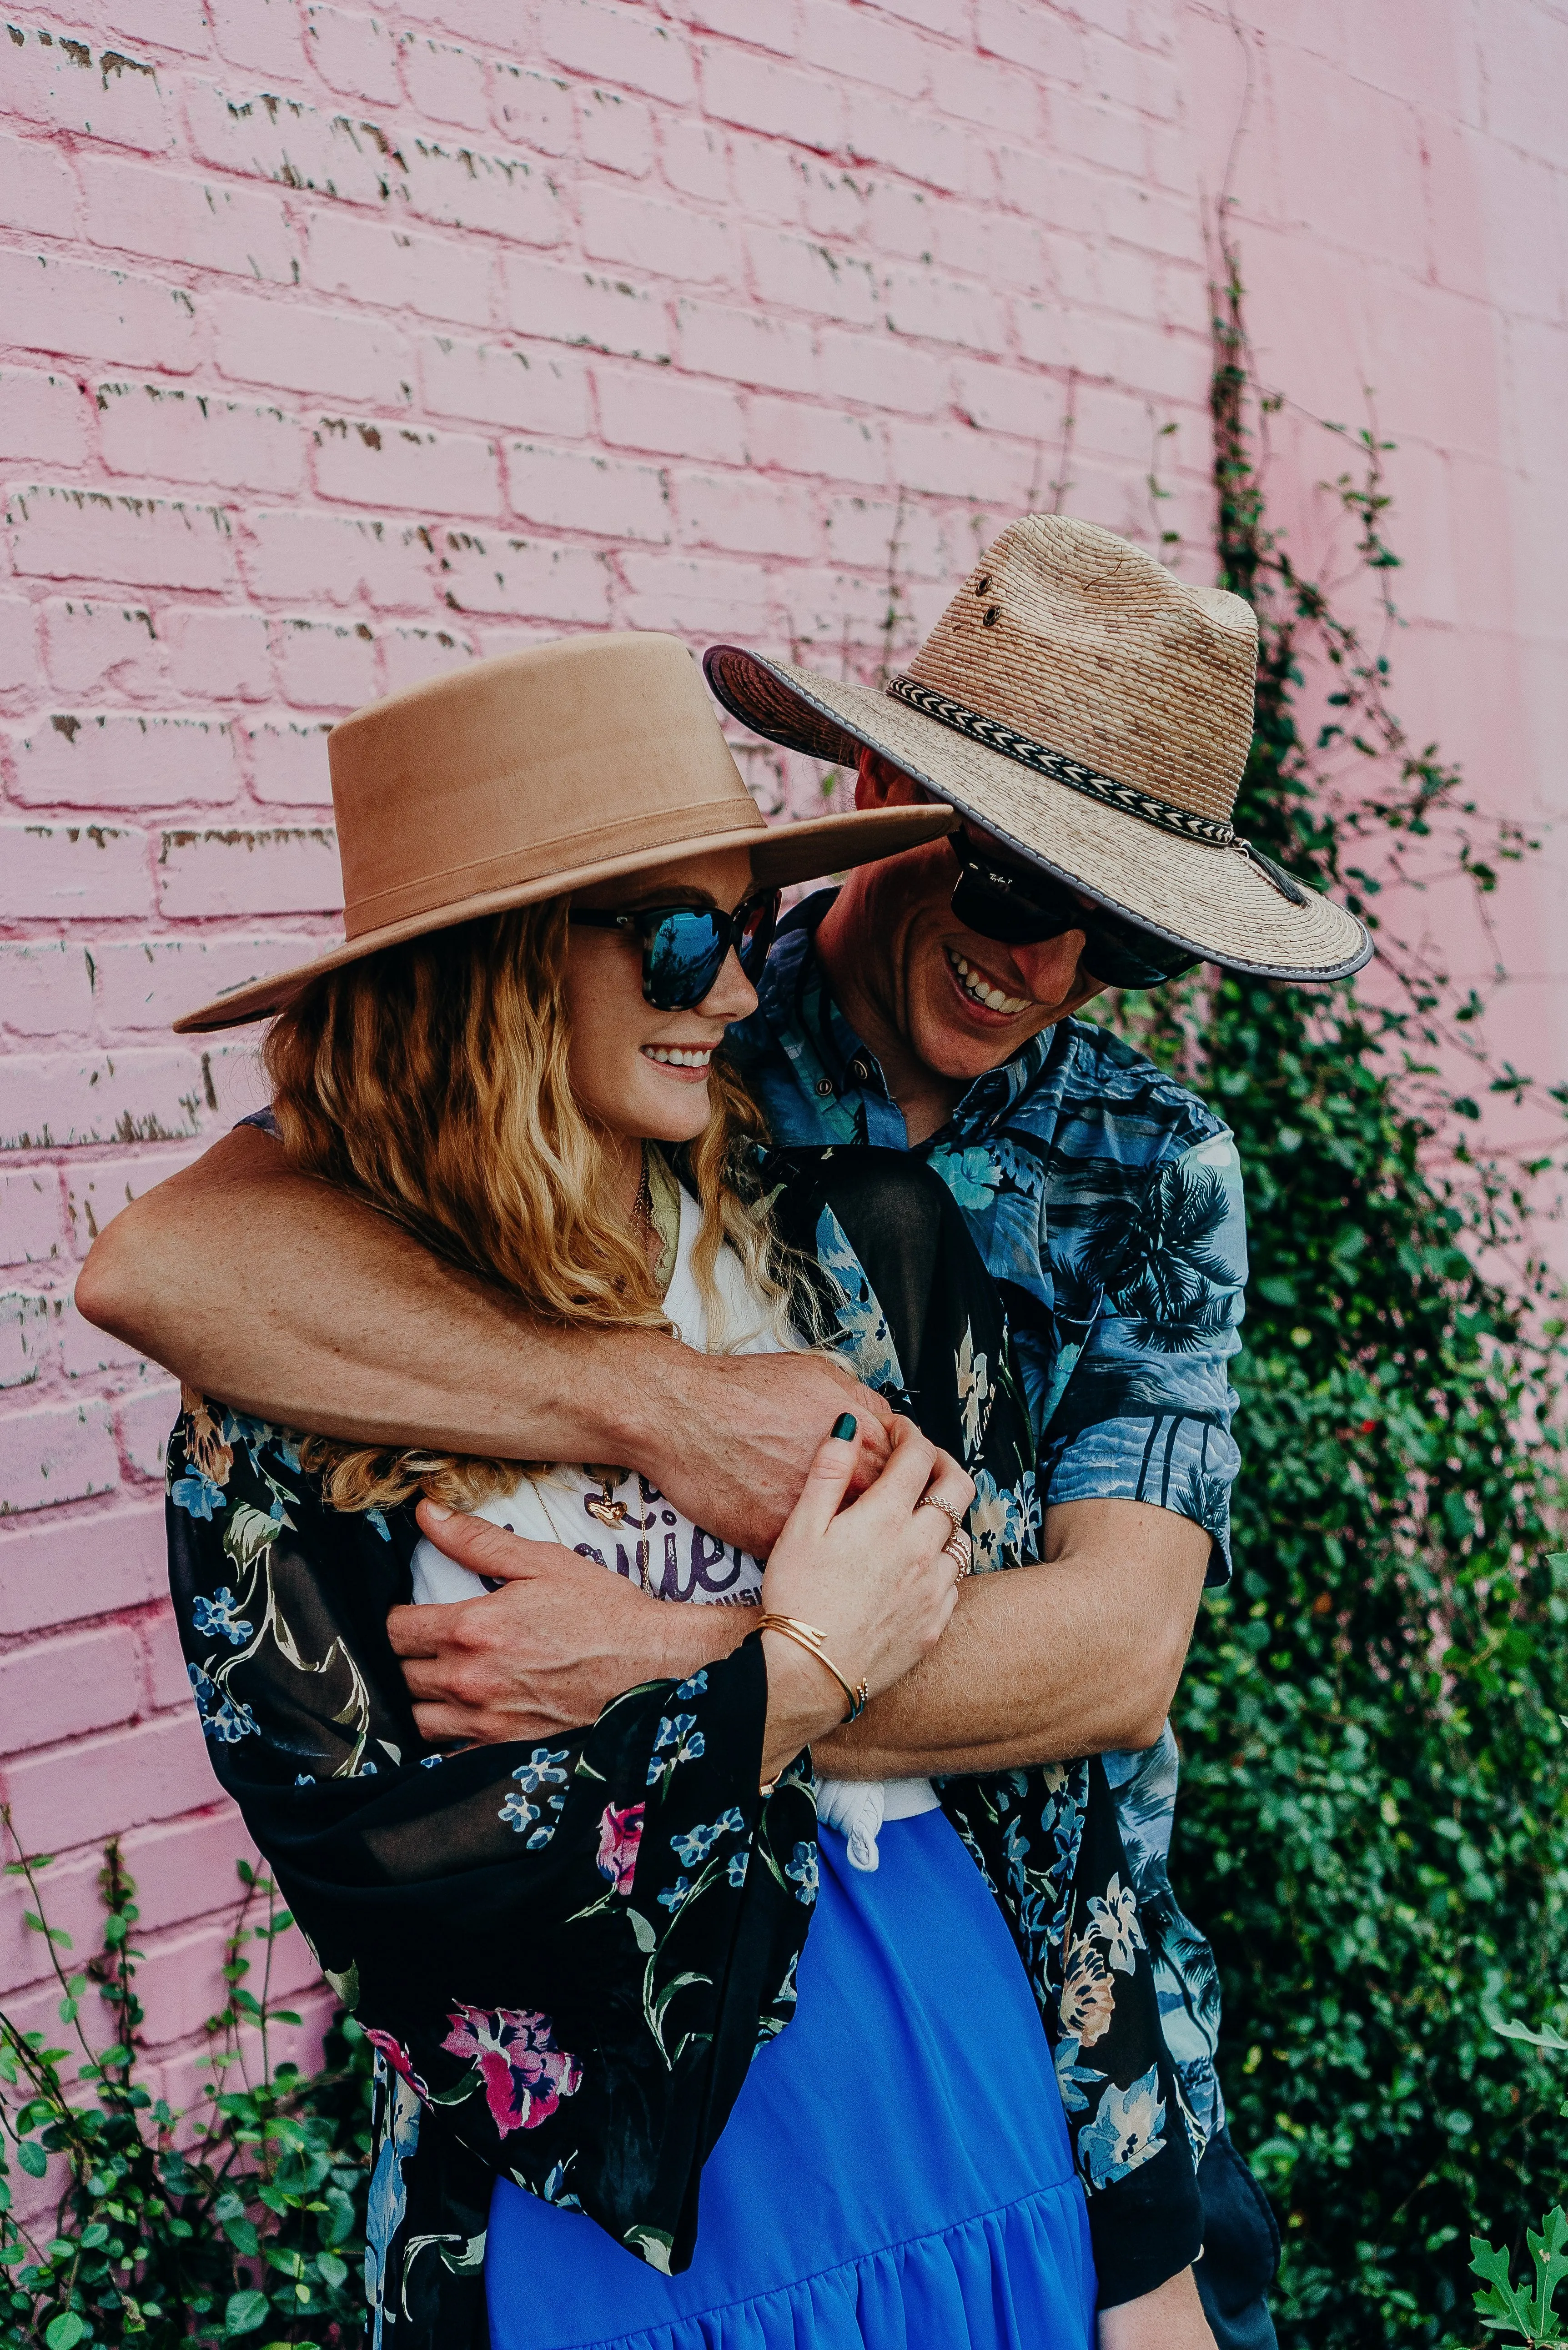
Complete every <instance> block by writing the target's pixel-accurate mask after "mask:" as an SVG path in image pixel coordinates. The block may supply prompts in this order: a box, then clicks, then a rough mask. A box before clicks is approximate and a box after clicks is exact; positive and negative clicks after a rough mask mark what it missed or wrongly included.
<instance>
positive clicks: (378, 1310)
mask: <svg viewBox="0 0 1568 2350" xmlns="http://www.w3.org/2000/svg"><path fill="white" fill-rule="evenodd" d="M225 1174H230V1175H232V1179H233V1180H230V1181H225V1180H224V1177H225ZM191 1178H196V1179H199V1180H191ZM236 1269H243V1286H239V1285H238V1279H237V1272H236ZM347 1269H351V1270H352V1273H353V1275H354V1278H352V1279H347V1278H346V1277H345V1275H346V1270H347ZM78 1303H79V1305H80V1307H81V1310H82V1311H83V1313H85V1314H86V1315H87V1316H88V1319H89V1320H90V1321H93V1322H96V1323H98V1324H99V1326H101V1327H103V1328H106V1329H110V1330H113V1331H114V1332H115V1334H116V1335H117V1336H119V1337H122V1338H124V1339H126V1340H128V1341H129V1342H130V1344H131V1345H132V1346H135V1347H139V1348H140V1351H141V1352H142V1353H144V1354H146V1355H149V1356H151V1357H152V1359H153V1360H154V1361H155V1362H160V1363H162V1364H164V1365H165V1366H166V1367H167V1368H169V1369H170V1370H171V1371H174V1372H176V1373H177V1374H178V1375H179V1377H180V1378H182V1379H183V1380H184V1381H185V1382H186V1383H187V1385H189V1386H191V1387H192V1388H197V1389H199V1390H200V1391H201V1392H202V1393H203V1394H207V1395H212V1396H216V1397H221V1398H222V1399H223V1401H224V1402H225V1403H230V1404H234V1406H236V1407H237V1408H238V1409H241V1410H244V1411H250V1412H254V1413H255V1414H256V1415H257V1417H258V1418H260V1419H270V1420H274V1421H277V1422H281V1423H282V1424H284V1425H286V1426H289V1427H295V1428H307V1429H310V1430H312V1431H314V1432H316V1433H317V1434H320V1435H323V1436H339V1437H346V1438H348V1439H351V1440H360V1441H364V1442H369V1443H378V1444H422V1445H429V1446H431V1447H433V1448H438V1449H447V1450H451V1451H454V1452H471V1453H478V1454H480V1455H497V1456H499V1457H501V1458H503V1459H513V1460H530V1459H533V1460H538V1459H546V1460H573V1459H576V1460H585V1461H596V1460H606V1459H612V1458H616V1457H620V1458H626V1457H628V1455H627V1451H626V1447H627V1440H628V1436H629V1437H631V1438H633V1440H635V1438H636V1435H637V1433H638V1431H639V1422H640V1420H641V1419H642V1418H643V1416H644V1415H645V1414H647V1413H649V1412H652V1413H656V1414H659V1415H661V1416H662V1417H663V1419H664V1422H665V1424H666V1425H669V1424H670V1419H671V1417H672V1416H673V1418H674V1419H679V1417H680V1414H681V1412H682V1411H683V1410H685V1409H688V1408H689V1406H690V1403H691V1399H689V1398H688V1397H687V1396H686V1394H685V1393H684V1389H683V1388H682V1384H681V1374H682V1372H683V1371H684V1370H685V1369H686V1368H687V1365H686V1364H684V1363H683V1362H682V1360H681V1359H680V1358H681V1357H682V1355H683V1354H684V1353H685V1351H686V1350H684V1349H683V1348H681V1347H679V1346H678V1345H677V1344H676V1343H675V1341H673V1340H671V1339H668V1338H663V1337H660V1336H659V1335H658V1334H657V1333H649V1332H646V1331H626V1332H607V1333H600V1334H597V1335H596V1336H595V1338H594V1341H593V1343H592V1345H591V1347H587V1348H585V1347H584V1346H583V1344H582V1340H581V1336H580V1334H575V1333H568V1332H563V1331H556V1330H552V1329H550V1328H548V1327H547V1326H543V1325H541V1324H539V1323H535V1322H533V1321H531V1320H530V1319H529V1318H528V1316H527V1315H524V1313H523V1311H522V1310H521V1308H519V1307H517V1306H516V1305H513V1304H512V1303H511V1302H510V1301H509V1300H508V1299H507V1298H506V1296H505V1295H504V1293H503V1292H501V1291H500V1290H496V1289H492V1288H489V1287H487V1286H486V1284H484V1283H483V1282H481V1281H477V1280H475V1279H474V1278H473V1277H472V1275H471V1274H465V1273H462V1272H461V1271H460V1270H459V1269H458V1268H457V1267H456V1266H455V1265H451V1264H448V1263H444V1262H443V1261H442V1260H441V1258H439V1257H435V1256H432V1255H431V1253H429V1251H428V1250H426V1249H424V1248H422V1247H421V1245H420V1243H419V1242H417V1241H416V1240H415V1239H414V1238H413V1237H412V1235H411V1234H410V1233H408V1232H404V1231H403V1230H402V1229H401V1227H400V1226H399V1225H397V1224H395V1223H393V1222H390V1221H389V1219H388V1218H386V1217H384V1216H379V1215H377V1214H375V1213H374V1212H373V1211H371V1210H369V1209H367V1208H366V1207H365V1206H364V1205H363V1203H362V1202H360V1201H355V1200H352V1199H350V1198H349V1197H348V1196H347V1195H346V1194H345V1193H343V1192H341V1191H335V1190H334V1189H333V1188H332V1187H331V1186H330V1185H329V1184H327V1183H321V1182H317V1181H314V1180H311V1179H310V1178H308V1177H305V1176H300V1175H296V1174H294V1173H292V1172H291V1171H290V1170H288V1169H287V1168H286V1166H285V1165H284V1163H283V1160H282V1157H281V1154H280V1152H279V1149H278V1146H277V1145H276V1144H275V1143H274V1142H272V1141H269V1140H268V1139H267V1138H266V1137H265V1135H262V1134H259V1133H257V1132H256V1131H255V1130H254V1128H241V1129H240V1130H239V1131H238V1132H236V1133H234V1134H233V1135H229V1136H227V1137H225V1139H223V1141H221V1142H219V1143H217V1144H215V1145H214V1146H213V1149H212V1150H211V1151H209V1152H208V1153H207V1155H206V1157H205V1158H204V1159H202V1160H199V1161H198V1163H197V1166H196V1167H195V1168H194V1169H192V1170H191V1177H190V1178H186V1177H181V1176H176V1177H174V1178H173V1179H172V1180H171V1181H169V1182H167V1183H162V1184H160V1185H159V1186H158V1188H157V1189H156V1190H155V1191H150V1192H148V1193H147V1194H146V1195H145V1197H144V1198H142V1199H141V1200H140V1201H136V1202H135V1203H134V1204H133V1205H132V1206H130V1207H129V1208H126V1209H124V1210H122V1211H121V1212H120V1214H119V1216H118V1217H117V1218H116V1219H115V1221H114V1222H113V1223H112V1224H110V1225H109V1226H108V1227H107V1229H106V1230H105V1232H104V1233H103V1235H102V1237H101V1238H100V1239H99V1242H98V1243H97V1244H96V1245H95V1247H94V1249H93V1252H92V1254H91V1256H90V1257H89V1258H88V1263H87V1265H86V1266H85V1268H84V1269H83V1272H82V1274H81V1276H80V1280H79V1282H78ZM394 1321H395V1326H396V1327H395V1340H394V1339H392V1337H391V1325H392V1324H393V1322H394ZM612 1409H613V1417H614V1424H613V1426H612V1425H611V1422H610V1414H611V1411H612ZM618 1445H619V1446H620V1447H622V1448H623V1449H622V1451H621V1452H620V1454H619V1455H618V1454H617V1450H616V1448H617V1446H618Z"/></svg>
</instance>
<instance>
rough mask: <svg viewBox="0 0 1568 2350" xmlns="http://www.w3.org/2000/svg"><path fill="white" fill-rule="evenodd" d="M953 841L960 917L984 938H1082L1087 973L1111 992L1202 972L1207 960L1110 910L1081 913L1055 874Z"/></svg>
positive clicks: (954, 835) (1025, 941) (958, 835)
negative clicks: (1024, 870) (1019, 867)
mask: <svg viewBox="0 0 1568 2350" xmlns="http://www.w3.org/2000/svg"><path fill="white" fill-rule="evenodd" d="M948 839H949V841H950V844H951V847H952V852H953V855H954V856H955V857H956V858H958V861H959V878H958V879H957V880H956V881H955V882H954V884H953V895H952V910H953V912H954V913H955V914H956V915H957V916H958V919H959V920H960V921H961V923H962V924H963V926H964V928H965V930H966V931H974V933H975V935H976V937H977V938H982V939H995V940H996V941H998V942H999V944H1001V945H1003V946H1015V947H1023V946H1041V945H1044V941H1046V940H1047V939H1059V938H1064V937H1065V935H1066V933H1067V932H1068V931H1083V933H1084V955H1083V962H1084V967H1085V970H1086V971H1087V972H1089V973H1090V974H1091V976H1092V977H1093V978H1095V979H1097V980H1099V981H1100V982H1101V983H1103V984H1104V985H1105V986H1106V987H1158V986H1159V984H1160V983H1161V982H1162V981H1164V980H1168V979H1179V978H1180V977H1181V975H1182V973H1183V972H1188V971H1195V970H1196V969H1197V967H1198V965H1199V963H1200V962H1202V960H1203V958H1202V956H1201V955H1195V954H1193V953H1192V952H1191V951H1190V950H1189V948H1187V947H1178V946H1172V945H1171V944H1170V943H1169V942H1168V941H1167V940H1165V939H1162V938H1158V937H1156V935H1155V933H1154V932H1153V931H1146V930H1143V929H1141V928H1140V927H1139V925H1138V924H1137V922H1128V921H1124V920H1121V918H1120V917H1119V916H1118V915H1116V914H1107V913H1106V911H1105V910H1104V909H1103V908H1102V907H1099V906H1080V905H1079V903H1078V900H1077V898H1076V896H1075V893H1074V891H1073V890H1071V889H1068V888H1067V886H1066V884H1065V883H1064V882H1062V881H1056V880H1054V879H1052V877H1051V875H1050V874H1049V873H1040V872H1034V873H1031V874H1029V875H1028V877H1027V878H1025V877H1024V876H1023V874H1021V873H1017V872H1014V871H1013V870H1012V868H1009V867H1007V866H1005V865H998V864H996V863H994V862H993V860H992V858H990V857H988V856H987V854H986V852H985V851H984V849H982V848H977V847H975V845H974V842H973V841H972V840H971V838H970V837H969V835H968V833H967V832H965V831H963V830H962V829H960V830H959V831H957V832H951V833H950V834H949V835H948Z"/></svg>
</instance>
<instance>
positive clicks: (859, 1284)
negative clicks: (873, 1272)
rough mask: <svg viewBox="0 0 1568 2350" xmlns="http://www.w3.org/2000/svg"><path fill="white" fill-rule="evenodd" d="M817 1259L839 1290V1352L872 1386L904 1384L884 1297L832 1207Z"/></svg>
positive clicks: (822, 1223) (823, 1222) (819, 1229)
mask: <svg viewBox="0 0 1568 2350" xmlns="http://www.w3.org/2000/svg"><path fill="white" fill-rule="evenodd" d="M816 1259H817V1263H819V1264H820V1265H821V1267H822V1270H823V1272H824V1273H825V1274H826V1275H827V1278H828V1280H829V1281H830V1282H831V1284H832V1285H833V1288H834V1289H835V1290H836V1292H837V1293H838V1305H837V1310H836V1321H837V1324H838V1334H839V1335H838V1339H837V1341H836V1343H837V1345H838V1346H839V1348H840V1351H841V1352H842V1353H843V1354H844V1355H845V1356H846V1357H847V1359H848V1361H849V1362H850V1363H851V1364H853V1366H854V1367H855V1371H856V1374H857V1377H858V1378H861V1379H863V1380H864V1381H865V1383H866V1385H867V1387H868V1388H877V1389H878V1390H880V1389H881V1388H901V1387H902V1386H903V1385H904V1372H903V1367H902V1365H901V1364H900V1363H899V1360H898V1347H896V1346H895V1345H894V1344H893V1334H892V1332H891V1330H890V1329H889V1328H888V1316H887V1315H886V1314H884V1312H883V1311H882V1301H881V1299H880V1298H879V1297H878V1296H877V1293H876V1291H875V1290H874V1289H873V1288H872V1286H871V1284H870V1282H869V1281H868V1280H867V1277H866V1270H865V1267H864V1266H863V1265H862V1264H861V1262H860V1259H859V1258H858V1257H857V1255H856V1253H855V1251H854V1250H853V1248H851V1246H850V1244H849V1236H848V1234H847V1233H846V1231H845V1229H844V1227H843V1225H842V1224H841V1223H840V1222H839V1221H838V1219H837V1217H836V1215H835V1214H834V1212H833V1211H832V1209H831V1208H824V1210H823V1211H822V1214H821V1215H820V1217H819V1218H818V1219H817V1226H816Z"/></svg>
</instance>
